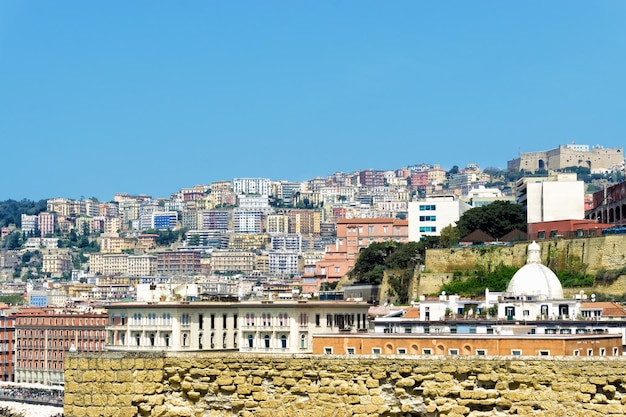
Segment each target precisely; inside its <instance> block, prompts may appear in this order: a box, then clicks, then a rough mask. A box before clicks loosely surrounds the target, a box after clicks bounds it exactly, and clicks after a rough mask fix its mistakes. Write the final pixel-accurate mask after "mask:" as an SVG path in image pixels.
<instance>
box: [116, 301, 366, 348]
mask: <svg viewBox="0 0 626 417" xmlns="http://www.w3.org/2000/svg"><path fill="white" fill-rule="evenodd" d="M368 309H369V305H368V304H366V303H356V302H322V301H316V302H314V301H308V302H298V301H269V300H267V301H258V302H253V301H250V302H241V303H225V302H191V303H188V304H181V303H166V302H158V303H152V304H149V303H124V304H113V305H110V306H108V312H109V325H108V326H107V343H108V344H107V348H108V350H122V351H150V350H154V351H162V350H166V351H197V350H224V349H231V350H238V351H240V352H263V353H311V351H312V341H313V335H315V334H321V333H331V334H339V333H356V332H357V331H364V330H365V329H367V328H368V315H367V313H368Z"/></svg>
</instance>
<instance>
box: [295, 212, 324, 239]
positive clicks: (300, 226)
mask: <svg viewBox="0 0 626 417" xmlns="http://www.w3.org/2000/svg"><path fill="white" fill-rule="evenodd" d="M287 216H289V233H292V234H301V235H308V234H315V235H319V234H320V225H321V223H322V213H321V211H319V210H298V209H292V210H289V211H288V212H287Z"/></svg>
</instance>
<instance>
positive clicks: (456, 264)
mask: <svg viewBox="0 0 626 417" xmlns="http://www.w3.org/2000/svg"><path fill="white" fill-rule="evenodd" d="M537 243H538V244H539V245H540V246H541V261H542V263H543V264H544V265H547V266H550V267H554V266H555V265H557V266H558V265H560V266H565V265H569V263H570V262H576V261H579V262H582V264H583V265H584V266H585V267H586V272H587V273H589V274H591V275H595V274H596V273H597V272H598V271H600V270H618V269H621V268H624V267H626V235H609V236H603V237H594V238H579V239H555V240H545V241H539V242H537ZM527 249H528V242H524V243H516V244H514V245H512V246H471V247H466V248H452V249H428V250H427V251H426V259H425V262H424V272H425V274H422V275H425V277H422V278H421V279H422V280H426V282H427V281H428V279H429V275H428V274H433V275H432V276H433V277H434V279H435V280H437V281H440V280H441V274H449V276H450V277H451V276H452V274H453V273H454V272H455V271H467V270H469V271H471V270H475V269H476V268H477V267H479V266H480V267H483V268H486V269H489V268H490V267H494V266H497V265H498V264H500V263H502V264H504V265H510V266H518V267H521V266H523V265H524V264H525V263H526V259H527ZM421 293H426V292H424V291H421Z"/></svg>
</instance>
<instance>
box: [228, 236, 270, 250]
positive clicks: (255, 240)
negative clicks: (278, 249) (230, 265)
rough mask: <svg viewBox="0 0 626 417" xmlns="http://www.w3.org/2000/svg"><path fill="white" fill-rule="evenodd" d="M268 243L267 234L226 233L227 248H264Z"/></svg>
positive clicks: (268, 237)
mask: <svg viewBox="0 0 626 417" xmlns="http://www.w3.org/2000/svg"><path fill="white" fill-rule="evenodd" d="M269 243H270V236H269V235H268V234H265V233H263V234H258V233H233V234H229V235H228V249H233V250H264V249H266V248H267V246H268V245H269Z"/></svg>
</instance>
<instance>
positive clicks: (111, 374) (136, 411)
mask: <svg viewBox="0 0 626 417" xmlns="http://www.w3.org/2000/svg"><path fill="white" fill-rule="evenodd" d="M65 370H66V371H65V403H64V415H65V416H66V417H96V416H97V417H131V416H133V417H134V416H154V417H156V416H158V417H178V416H180V417H200V416H211V417H222V416H242V417H252V416H261V417H304V416H315V417H317V416H320V417H322V416H329V417H330V416H333V417H334V416H359V417H376V416H400V415H403V416H404V415H416V416H417V415H419V416H497V415H532V416H546V417H547V416H579V415H580V416H582V415H584V416H585V417H596V416H597V417H600V416H624V415H626V405H625V404H626V395H625V393H626V358H622V357H606V358H535V357H532V358H530V357H497V358H496V357H467V356H459V357H452V358H451V357H449V356H446V357H437V356H429V357H424V356H405V355H398V356H396V355H393V356H384V357H381V356H358V357H357V356H341V355H332V356H331V355H302V356H299V355H250V354H238V353H204V352H202V353H197V354H193V353H185V354H165V353H118V352H106V353H99V354H68V356H67V358H66V363H65Z"/></svg>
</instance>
